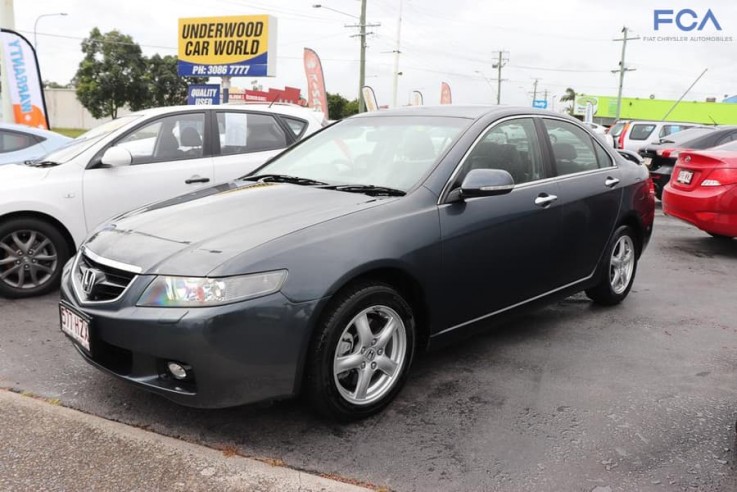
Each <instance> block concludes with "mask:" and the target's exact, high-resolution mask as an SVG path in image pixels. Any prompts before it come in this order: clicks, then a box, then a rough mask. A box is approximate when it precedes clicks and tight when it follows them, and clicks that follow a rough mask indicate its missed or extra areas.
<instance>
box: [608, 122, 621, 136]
mask: <svg viewBox="0 0 737 492" xmlns="http://www.w3.org/2000/svg"><path fill="white" fill-rule="evenodd" d="M624 125H625V124H624V122H619V123H615V124H614V125H612V127H611V128H610V129H609V135H611V136H612V137H614V138H617V137H618V136H619V134H620V133H622V129H623V128H624Z"/></svg>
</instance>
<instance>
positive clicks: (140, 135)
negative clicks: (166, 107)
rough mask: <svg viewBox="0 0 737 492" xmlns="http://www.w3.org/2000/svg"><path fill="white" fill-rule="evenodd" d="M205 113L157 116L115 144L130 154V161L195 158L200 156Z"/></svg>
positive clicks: (144, 162) (201, 153) (146, 161)
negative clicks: (157, 117)
mask: <svg viewBox="0 0 737 492" xmlns="http://www.w3.org/2000/svg"><path fill="white" fill-rule="evenodd" d="M204 136H205V114H204V113H186V114H178V115H174V116H167V117H165V118H159V119H157V120H155V121H153V122H151V123H149V124H147V125H144V126H142V127H141V128H138V129H136V130H134V131H133V132H131V133H130V134H128V135H126V136H125V137H123V138H122V139H121V140H119V141H118V142H117V143H116V144H115V145H116V147H122V148H124V149H126V150H127V151H128V152H130V153H131V157H132V162H131V163H132V164H134V165H135V164H148V163H152V162H162V161H176V160H181V159H197V158H199V157H202V156H203V139H204Z"/></svg>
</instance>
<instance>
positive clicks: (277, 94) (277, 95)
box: [269, 92, 279, 108]
mask: <svg viewBox="0 0 737 492" xmlns="http://www.w3.org/2000/svg"><path fill="white" fill-rule="evenodd" d="M277 99H279V93H278V92H277V93H276V95H275V96H274V99H273V100H272V101H271V104H269V108H271V106H273V105H274V103H275V102H276V100H277Z"/></svg>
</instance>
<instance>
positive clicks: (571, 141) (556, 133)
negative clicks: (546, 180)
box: [543, 119, 599, 176]
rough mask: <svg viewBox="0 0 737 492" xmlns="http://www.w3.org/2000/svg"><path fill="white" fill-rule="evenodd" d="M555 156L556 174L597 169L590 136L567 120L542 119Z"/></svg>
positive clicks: (597, 162) (596, 159)
mask: <svg viewBox="0 0 737 492" xmlns="http://www.w3.org/2000/svg"><path fill="white" fill-rule="evenodd" d="M543 121H544V122H545V129H546V130H547V133H548V137H549V138H550V144H551V146H552V149H553V157H554V158H555V167H556V169H557V170H558V175H560V176H562V175H566V174H575V173H580V172H584V171H592V170H595V169H599V160H598V158H597V155H596V151H595V150H594V142H593V141H592V139H591V136H590V135H589V134H588V133H586V132H585V131H583V130H582V129H580V128H579V127H577V126H575V125H574V124H572V123H568V122H567V121H559V120H549V119H545V120H543Z"/></svg>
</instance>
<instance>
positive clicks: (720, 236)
mask: <svg viewBox="0 0 737 492" xmlns="http://www.w3.org/2000/svg"><path fill="white" fill-rule="evenodd" d="M707 234H709V235H710V236H711V237H713V238H714V239H718V240H719V241H730V240H732V236H725V235H723V234H714V233H713V232H707Z"/></svg>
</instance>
